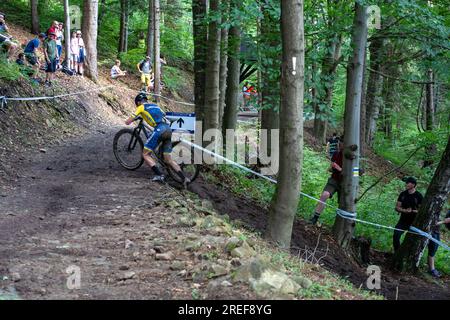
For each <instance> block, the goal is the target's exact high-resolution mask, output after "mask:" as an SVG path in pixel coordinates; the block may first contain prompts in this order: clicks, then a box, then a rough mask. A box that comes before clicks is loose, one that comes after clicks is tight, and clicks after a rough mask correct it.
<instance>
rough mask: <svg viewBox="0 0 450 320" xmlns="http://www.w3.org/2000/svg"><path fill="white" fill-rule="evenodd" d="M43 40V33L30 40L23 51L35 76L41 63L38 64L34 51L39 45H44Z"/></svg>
mask: <svg viewBox="0 0 450 320" xmlns="http://www.w3.org/2000/svg"><path fill="white" fill-rule="evenodd" d="M44 40H45V33H41V34H39V36H38V37H36V38H34V39H33V40H30V41H29V42H28V43H27V45H26V47H25V49H24V53H25V58H26V59H27V61H28V63H29V64H31V65H32V66H33V68H34V69H35V75H37V73H38V72H39V68H40V67H41V63H40V62H39V58H38V56H37V54H36V53H37V52H36V50H37V49H38V48H39V45H40V44H41V43H42V44H43V43H44Z"/></svg>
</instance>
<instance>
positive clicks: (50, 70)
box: [44, 32, 59, 86]
mask: <svg viewBox="0 0 450 320" xmlns="http://www.w3.org/2000/svg"><path fill="white" fill-rule="evenodd" d="M55 39H56V34H55V33H54V32H51V33H50V35H49V39H48V40H47V41H46V42H45V45H44V55H45V61H46V62H47V70H46V72H47V74H46V77H45V85H46V86H52V84H53V83H52V81H53V80H54V78H55V72H56V66H57V64H58V58H59V57H58V48H57V47H56V40H55Z"/></svg>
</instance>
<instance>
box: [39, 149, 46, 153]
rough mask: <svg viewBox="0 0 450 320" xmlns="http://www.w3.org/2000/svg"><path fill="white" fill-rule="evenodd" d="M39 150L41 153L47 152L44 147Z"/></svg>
mask: <svg viewBox="0 0 450 320" xmlns="http://www.w3.org/2000/svg"><path fill="white" fill-rule="evenodd" d="M39 151H40V152H42V153H46V152H47V150H45V149H39Z"/></svg>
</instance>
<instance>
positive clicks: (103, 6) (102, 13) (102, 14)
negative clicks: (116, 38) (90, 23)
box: [98, 0, 108, 27]
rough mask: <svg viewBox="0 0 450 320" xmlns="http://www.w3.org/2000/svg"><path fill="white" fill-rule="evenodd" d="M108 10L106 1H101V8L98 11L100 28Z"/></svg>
mask: <svg viewBox="0 0 450 320" xmlns="http://www.w3.org/2000/svg"><path fill="white" fill-rule="evenodd" d="M107 10H108V9H107V8H106V0H100V8H99V9H98V11H99V13H98V26H99V27H100V26H101V25H102V22H103V18H104V17H105V13H106V11H107Z"/></svg>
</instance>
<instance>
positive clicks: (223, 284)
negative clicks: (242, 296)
mask: <svg viewBox="0 0 450 320" xmlns="http://www.w3.org/2000/svg"><path fill="white" fill-rule="evenodd" d="M220 285H221V286H222V287H232V286H233V284H232V283H231V282H230V281H227V280H223V281H222V282H221V283H220Z"/></svg>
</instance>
